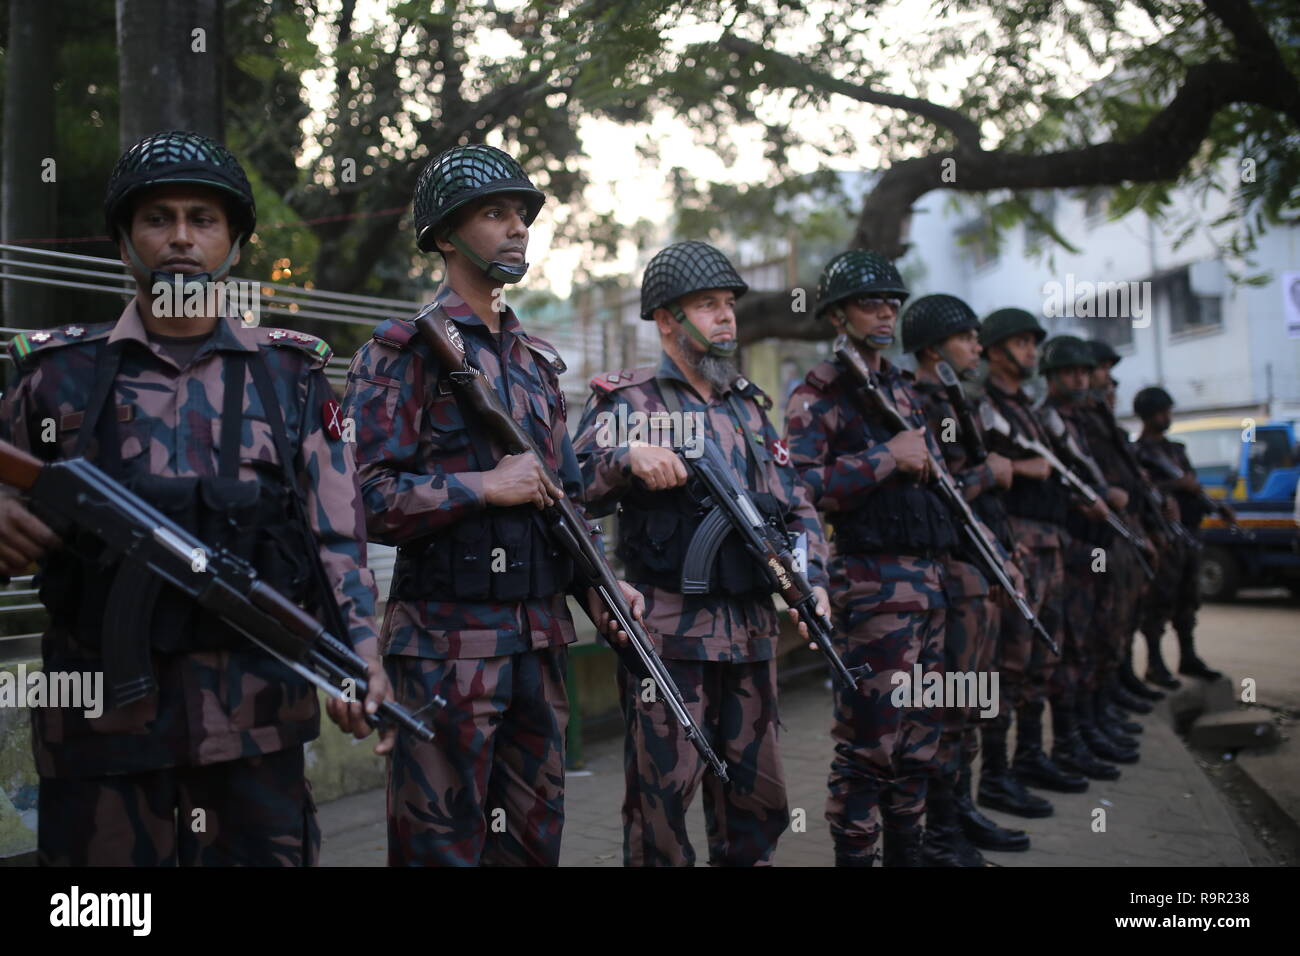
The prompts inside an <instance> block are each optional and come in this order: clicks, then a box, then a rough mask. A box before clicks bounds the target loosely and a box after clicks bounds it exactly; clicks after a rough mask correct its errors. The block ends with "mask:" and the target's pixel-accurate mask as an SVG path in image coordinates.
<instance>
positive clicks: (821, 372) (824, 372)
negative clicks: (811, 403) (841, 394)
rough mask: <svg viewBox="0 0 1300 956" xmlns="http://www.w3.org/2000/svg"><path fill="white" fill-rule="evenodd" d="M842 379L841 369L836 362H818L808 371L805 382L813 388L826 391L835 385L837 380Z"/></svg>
mask: <svg viewBox="0 0 1300 956" xmlns="http://www.w3.org/2000/svg"><path fill="white" fill-rule="evenodd" d="M839 377H840V367H839V366H838V365H836V364H835V363H834V362H830V361H826V362H818V363H817V364H816V365H814V366H813V367H812V368H810V369H809V370H808V374H807V375H806V376H805V377H804V381H805V382H807V383H808V384H809V385H811V386H812V387H813V388H819V389H824V388H827V387H829V386H830V385H833V384H834V383H835V380H836V379H837V378H839Z"/></svg>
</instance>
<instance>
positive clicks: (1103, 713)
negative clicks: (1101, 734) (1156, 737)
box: [1096, 695, 1143, 747]
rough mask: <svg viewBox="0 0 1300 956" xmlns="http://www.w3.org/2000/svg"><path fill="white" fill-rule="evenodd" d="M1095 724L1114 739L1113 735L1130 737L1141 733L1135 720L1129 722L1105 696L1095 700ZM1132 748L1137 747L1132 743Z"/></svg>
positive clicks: (1140, 726)
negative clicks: (1118, 734)
mask: <svg viewBox="0 0 1300 956" xmlns="http://www.w3.org/2000/svg"><path fill="white" fill-rule="evenodd" d="M1096 707H1097V722H1098V723H1099V724H1100V725H1101V728H1102V730H1104V731H1105V732H1106V733H1108V734H1109V735H1110V736H1112V737H1114V736H1115V734H1117V733H1120V734H1128V735H1129V736H1130V737H1132V736H1135V735H1137V734H1140V733H1142V730H1143V727H1142V725H1141V724H1139V723H1138V722H1137V721H1136V720H1129V719H1128V715H1127V714H1126V713H1124V711H1122V710H1120V709H1119V708H1118V707H1116V706H1115V705H1114V704H1112V703H1111V702H1110V701H1109V700H1107V699H1106V697H1105V695H1102V696H1100V697H1098V698H1097V700H1096ZM1132 746H1134V747H1136V746H1137V741H1134V742H1133V744H1132Z"/></svg>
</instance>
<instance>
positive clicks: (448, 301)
mask: <svg viewBox="0 0 1300 956" xmlns="http://www.w3.org/2000/svg"><path fill="white" fill-rule="evenodd" d="M433 304H434V306H436V307H438V308H441V309H442V311H444V312H446V313H447V315H448V316H450V317H451V318H452V319H454V320H455V321H456V324H457V325H464V326H468V327H470V328H473V327H475V326H477V327H478V328H481V329H482V330H483V331H484V332H487V331H488V327H487V324H486V323H485V322H484V321H483V320H482V319H480V318H479V317H478V316H477V315H476V314H475V312H474V310H473V309H471V308H470V307H469V304H468V303H467V302H466V301H465V300H464V299H462V298H461V297H460V295H459V294H458V293H457V292H456V290H455V289H453V288H452V287H451V286H449V285H447V284H445V283H444V284H443V285H441V286H439V287H438V291H437V292H436V293H434V297H433ZM501 331H502V332H503V333H504V332H509V333H510V334H511V335H523V334H524V330H523V326H521V325H520V324H519V318H518V316H516V315H515V310H514V309H512V308H510V306H508V305H507V306H506V310H505V311H504V312H502V313H501Z"/></svg>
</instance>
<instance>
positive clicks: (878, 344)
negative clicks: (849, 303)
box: [833, 307, 894, 352]
mask: <svg viewBox="0 0 1300 956" xmlns="http://www.w3.org/2000/svg"><path fill="white" fill-rule="evenodd" d="M833 314H834V315H835V316H836V317H837V318H838V319H839V320H840V328H841V329H843V330H844V334H845V335H847V336H848V337H849V338H850V339H852V340H853V341H854V342H857V343H858V344H859V345H861V346H862V347H863V348H868V349H871V351H873V352H879V351H882V350H883V349H887V348H889V347H890V346H891V345H893V344H894V333H892V332H891V333H889V334H888V335H880V334H876V335H859V334H858V333H857V332H855V331H854V329H853V325H852V324H851V323H850V322H849V320H848V319H847V318H846V317H845V315H844V310H843V309H841V308H839V307H836V308H835V310H834V312H833Z"/></svg>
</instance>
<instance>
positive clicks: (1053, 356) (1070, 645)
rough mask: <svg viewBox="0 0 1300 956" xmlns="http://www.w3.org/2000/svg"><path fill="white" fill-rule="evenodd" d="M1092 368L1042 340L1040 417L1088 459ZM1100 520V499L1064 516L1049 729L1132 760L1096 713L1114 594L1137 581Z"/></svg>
mask: <svg viewBox="0 0 1300 956" xmlns="http://www.w3.org/2000/svg"><path fill="white" fill-rule="evenodd" d="M1094 364H1095V360H1094V359H1093V352H1092V349H1091V348H1089V347H1088V344H1087V343H1086V342H1084V341H1083V340H1082V339H1079V338H1076V337H1075V336H1073V335H1059V336H1056V337H1055V338H1052V339H1049V340H1048V341H1047V342H1045V343H1043V357H1042V360H1041V361H1040V362H1039V365H1038V368H1039V371H1040V372H1042V374H1043V375H1044V376H1045V377H1046V378H1047V389H1048V392H1047V397H1046V398H1045V399H1044V403H1043V404H1044V413H1045V414H1047V413H1048V412H1047V409H1052V410H1055V411H1056V412H1057V413H1058V414H1059V415H1060V417H1061V419H1062V420H1063V422H1064V424H1065V427H1066V428H1067V429H1068V433H1069V435H1070V436H1071V438H1072V439H1073V440H1074V442H1075V446H1074V447H1075V448H1077V449H1078V451H1079V452H1080V453H1081V454H1083V455H1086V456H1088V457H1089V458H1090V459H1092V458H1093V449H1092V446H1091V445H1090V444H1089V443H1088V439H1087V436H1086V435H1085V433H1084V423H1083V418H1084V415H1085V414H1086V411H1087V409H1086V403H1087V402H1088V382H1089V377H1090V375H1091V373H1092V369H1093V366H1094ZM1094 463H1095V459H1094ZM1080 477H1083V478H1084V480H1085V481H1089V483H1091V484H1093V486H1094V489H1095V490H1096V491H1097V493H1098V494H1099V495H1102V496H1103V497H1104V498H1105V500H1106V503H1107V504H1108V505H1109V506H1110V507H1111V508H1114V509H1115V510H1116V511H1117V512H1123V510H1124V509H1125V508H1126V507H1127V506H1128V503H1129V497H1128V494H1127V492H1125V490H1124V489H1123V488H1120V487H1118V486H1116V485H1109V484H1106V476H1105V474H1104V473H1103V472H1101V471H1100V470H1099V472H1098V473H1097V474H1095V475H1091V476H1082V475H1081V476H1080ZM1104 519H1105V511H1104V510H1102V509H1101V507H1100V502H1098V507H1094V508H1089V507H1084V508H1073V509H1071V510H1070V512H1069V514H1068V515H1067V518H1066V530H1067V531H1068V532H1069V541H1068V542H1067V544H1066V548H1065V590H1066V599H1065V636H1066V642H1065V644H1063V645H1062V650H1063V651H1064V653H1063V655H1062V660H1061V664H1060V666H1059V667H1058V668H1057V672H1056V675H1055V680H1054V682H1053V685H1052V695H1051V701H1052V726H1053V728H1054V729H1055V733H1056V737H1057V738H1058V739H1059V738H1060V736H1061V728H1062V727H1064V728H1068V729H1071V730H1077V732H1078V735H1079V737H1081V738H1082V740H1083V743H1084V744H1085V745H1086V749H1087V750H1088V751H1091V753H1092V754H1093V755H1095V756H1096V757H1099V758H1101V759H1102V760H1105V761H1110V762H1112V763H1136V762H1137V759H1138V751H1137V741H1136V740H1135V739H1134V738H1132V737H1128V736H1126V735H1125V734H1124V733H1123V731H1121V730H1120V729H1119V728H1118V727H1116V726H1115V723H1114V722H1113V721H1110V720H1108V719H1107V718H1106V716H1105V715H1104V714H1103V713H1102V712H1101V710H1100V708H1101V703H1102V701H1103V699H1104V695H1103V691H1102V687H1103V680H1104V677H1105V675H1106V673H1107V671H1108V669H1109V668H1110V667H1111V666H1112V664H1115V663H1117V658H1118V653H1117V652H1118V649H1117V647H1115V646H1114V641H1113V640H1112V635H1113V633H1114V631H1115V619H1116V617H1117V616H1118V615H1119V613H1120V608H1119V604H1118V602H1119V593H1120V592H1121V591H1122V590H1123V589H1124V588H1125V587H1128V586H1129V583H1128V580H1127V579H1130V578H1133V577H1140V576H1141V572H1140V571H1139V570H1138V567H1137V562H1136V558H1135V557H1134V553H1133V549H1132V547H1131V545H1129V544H1127V543H1126V542H1124V541H1121V540H1119V538H1118V537H1117V535H1116V534H1115V532H1114V531H1112V530H1111V529H1110V528H1109V527H1108V526H1107V525H1106V524H1105V520H1104ZM1075 752H1076V753H1081V752H1082V748H1078V747H1076V748H1075ZM1065 762H1066V763H1069V760H1068V759H1066V760H1065Z"/></svg>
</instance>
